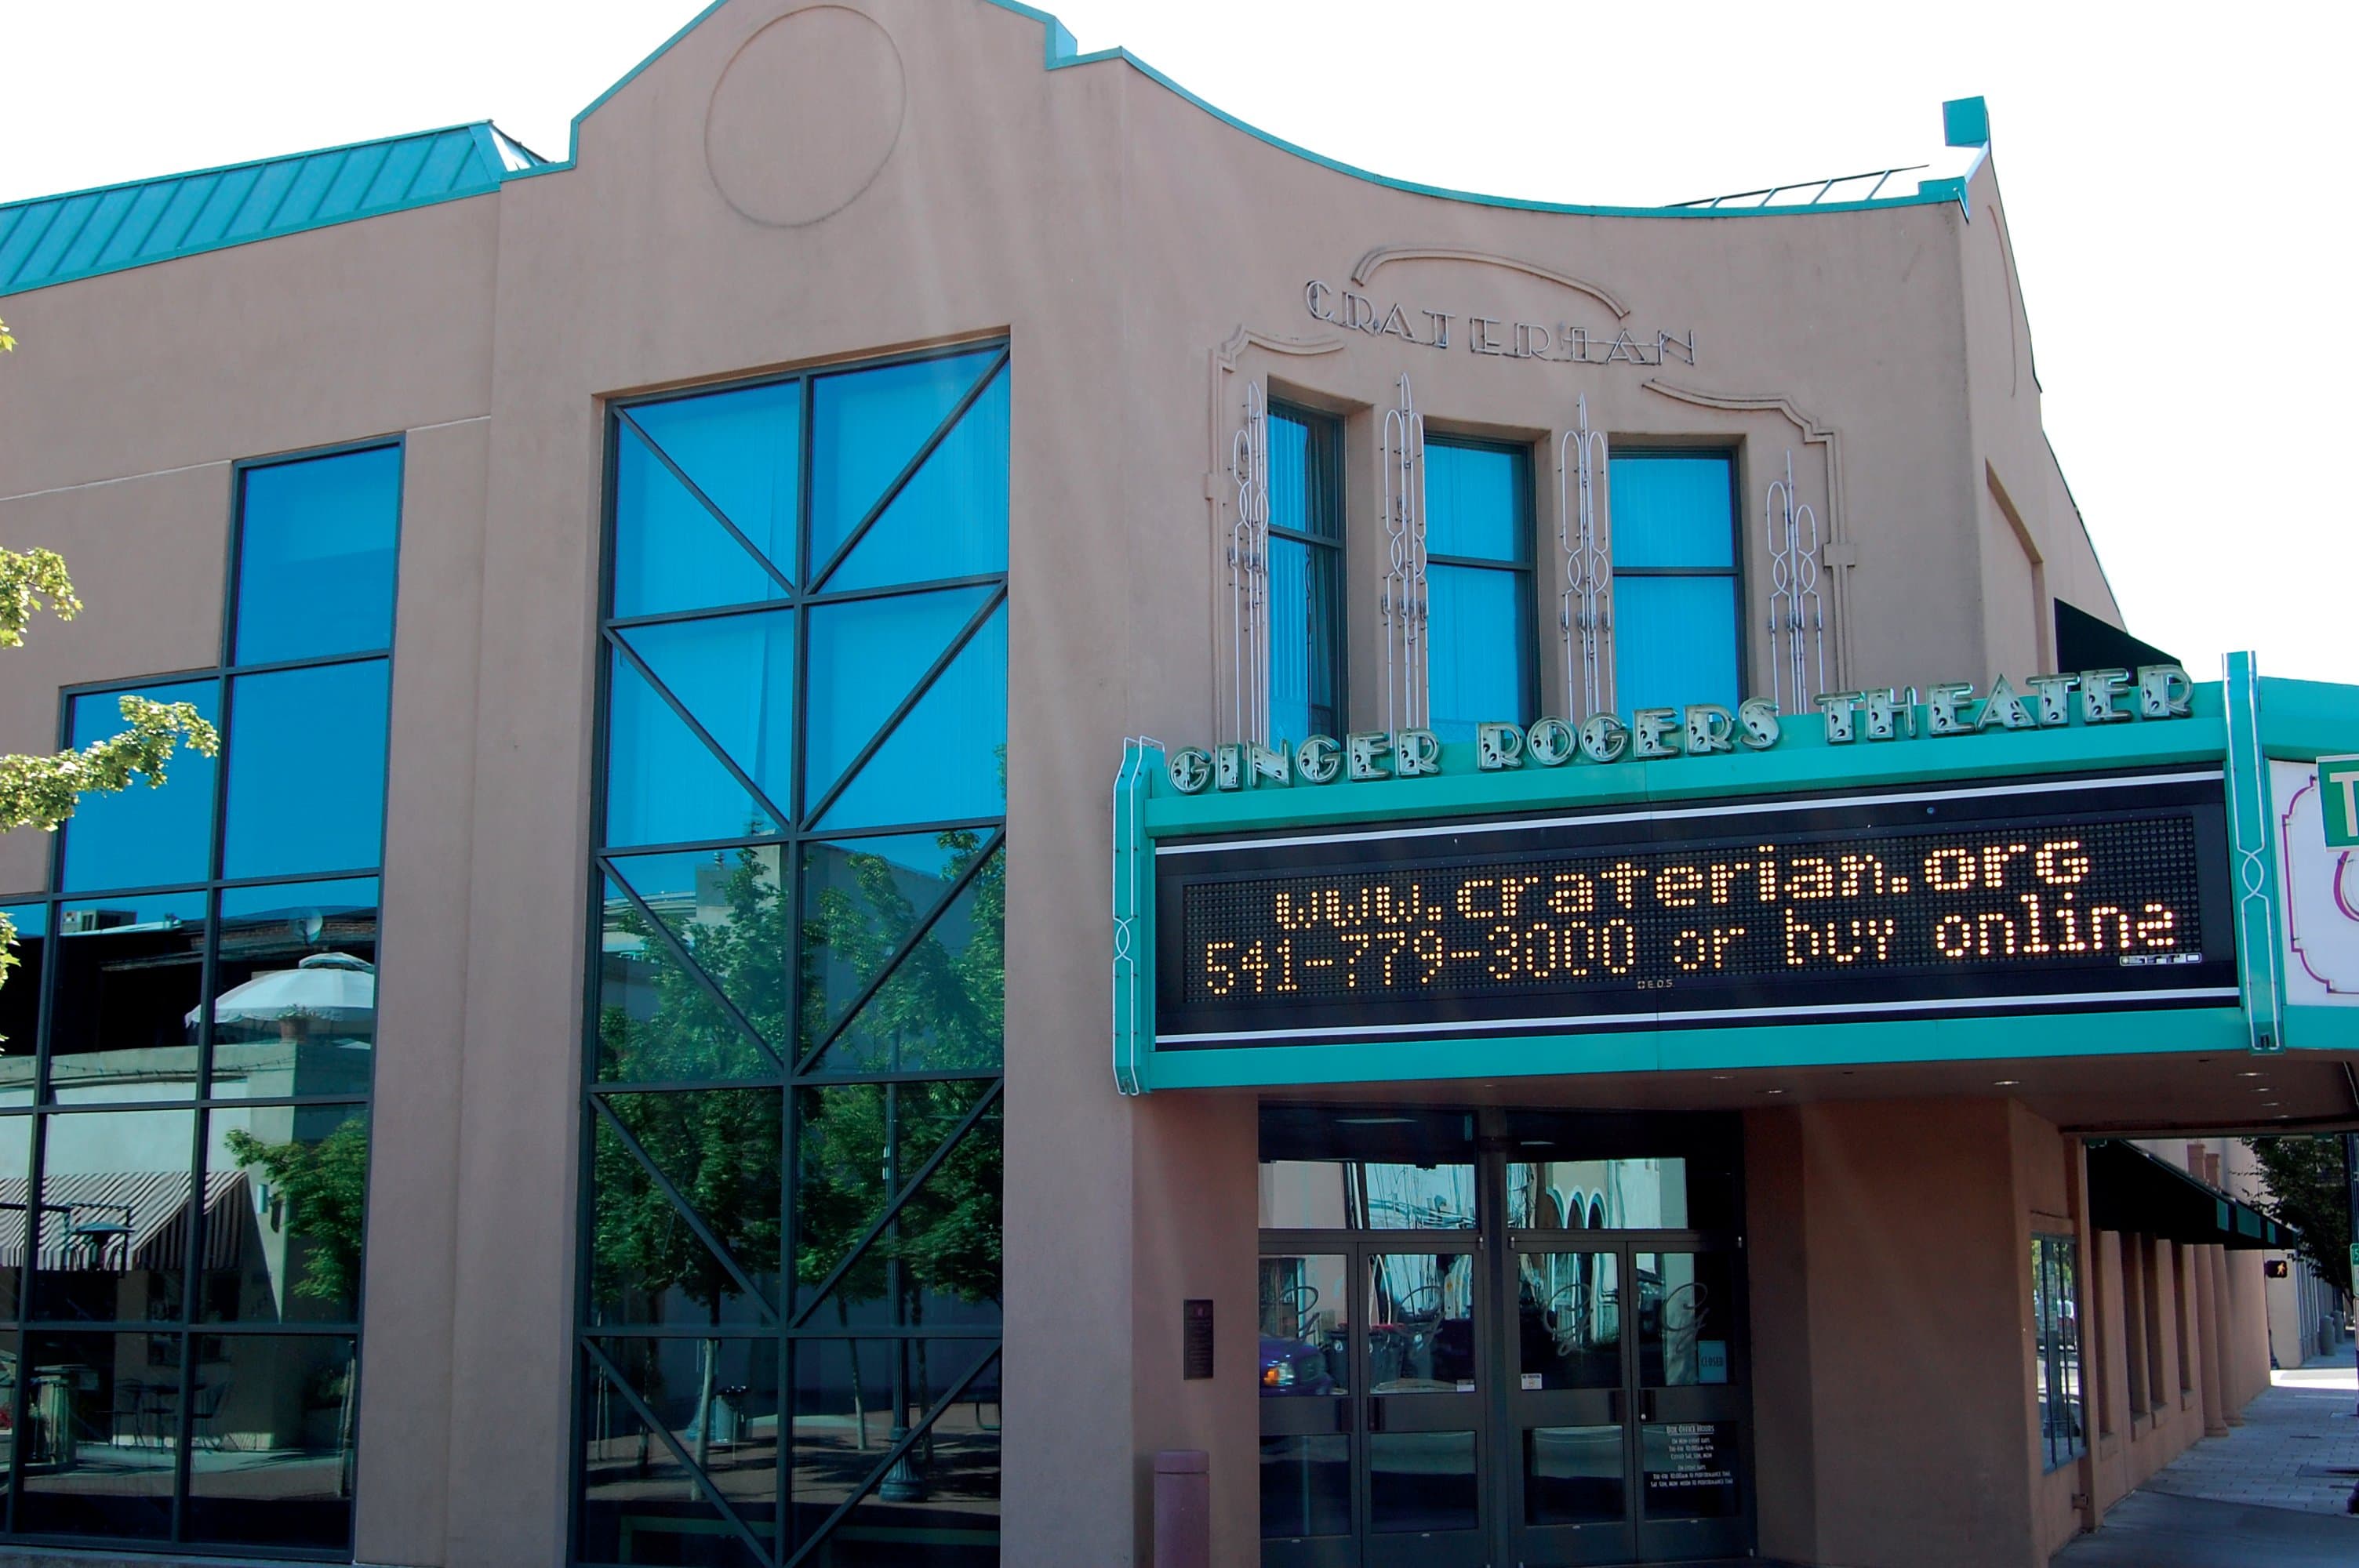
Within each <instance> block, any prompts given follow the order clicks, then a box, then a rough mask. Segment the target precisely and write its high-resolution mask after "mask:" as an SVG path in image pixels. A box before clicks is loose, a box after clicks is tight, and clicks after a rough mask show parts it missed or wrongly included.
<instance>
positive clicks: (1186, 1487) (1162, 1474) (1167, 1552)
mask: <svg viewBox="0 0 2359 1568" xmlns="http://www.w3.org/2000/svg"><path fill="white" fill-rule="evenodd" d="M1155 1568H1212V1458H1211V1456H1210V1455H1209V1454H1205V1453H1204V1451H1203V1450H1202V1449H1201V1448H1167V1449H1165V1450H1164V1451H1163V1452H1162V1453H1160V1454H1157V1455H1156V1456H1155Z"/></svg>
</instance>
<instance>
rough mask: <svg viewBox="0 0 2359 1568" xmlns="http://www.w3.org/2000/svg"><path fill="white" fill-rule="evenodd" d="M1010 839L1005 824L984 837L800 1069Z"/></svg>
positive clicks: (803, 1068)
mask: <svg viewBox="0 0 2359 1568" xmlns="http://www.w3.org/2000/svg"><path fill="white" fill-rule="evenodd" d="M1006 841H1007V829H1006V828H1005V827H1001V828H997V829H995V830H994V831H993V833H992V835H991V837H990V838H986V839H984V842H983V846H982V848H981V849H979V850H978V851H977V852H976V854H975V857H974V860H973V862H972V863H971V864H969V865H968V867H967V869H966V870H964V871H961V872H960V873H959V874H958V875H957V876H956V877H953V878H952V879H951V882H950V885H949V887H947V888H946V889H944V890H943V892H942V895H941V897H940V898H939V899H936V900H935V901H934V903H933V904H932V906H931V907H930V908H929V909H928V910H927V911H926V913H925V915H924V917H923V918H922V919H920V920H919V921H917V922H916V923H914V924H913V925H911V926H910V927H909V931H908V935H906V936H904V937H903V938H902V939H901V941H900V943H899V944H898V945H897V946H896V948H895V949H894V952H893V955H892V957H890V958H889V959H887V960H886V963H885V966H884V967H883V968H880V969H878V970H877V971H876V972H875V974H874V975H871V976H870V977H869V978H868V983H867V984H865V985H864V986H862V987H861V988H860V990H859V992H858V994H856V995H855V996H853V999H852V1005H851V1006H849V1007H847V1008H845V1009H844V1010H843V1013H842V1014H841V1015H839V1016H838V1017H837V1019H836V1021H835V1022H833V1023H832V1024H830V1025H828V1028H827V1033H825V1034H824V1035H823V1036H821V1040H820V1042H819V1044H816V1045H814V1046H812V1047H811V1048H810V1051H809V1052H808V1053H806V1054H804V1055H803V1057H802V1059H801V1060H800V1061H799V1062H798V1063H797V1064H796V1065H795V1071H796V1072H798V1073H808V1072H810V1069H811V1064H812V1063H813V1062H816V1061H818V1060H819V1058H820V1056H821V1053H823V1052H825V1051H826V1050H827V1048H828V1047H829V1046H831V1045H832V1044H835V1042H836V1039H837V1037H838V1036H839V1035H841V1034H842V1033H843V1032H844V1030H845V1029H846V1028H848V1027H850V1025H851V1023H852V1021H853V1019H855V1018H857V1017H859V1016H860V1010H861V1009H862V1008H864V1007H866V1006H867V1005H868V1003H869V1002H870V1000H873V999H874V998H875V995H876V993H877V992H878V991H879V990H881V989H884V986H885V982H886V980H888V979H892V978H893V974H894V971H896V970H897V969H898V968H900V967H901V966H902V964H903V963H905V962H906V961H907V960H908V957H909V955H910V954H912V953H914V952H916V951H917V950H918V944H919V943H920V942H922V941H924V940H925V939H926V934H927V933H928V932H929V931H931V930H932V929H933V928H934V926H935V924H936V923H937V922H939V921H940V919H941V917H942V916H943V915H944V914H948V913H949V911H950V907H951V904H952V903H956V902H957V901H958V896H959V894H961V893H962V892H965V891H966V890H967V888H968V887H969V886H970V885H972V884H973V881H974V879H975V878H976V877H978V876H981V875H982V874H983V869H984V867H985V866H987V865H989V864H990V863H991V859H992V857H993V856H995V855H996V854H997V853H998V852H999V849H1000V846H1001V845H1003V844H1005V843H1006Z"/></svg>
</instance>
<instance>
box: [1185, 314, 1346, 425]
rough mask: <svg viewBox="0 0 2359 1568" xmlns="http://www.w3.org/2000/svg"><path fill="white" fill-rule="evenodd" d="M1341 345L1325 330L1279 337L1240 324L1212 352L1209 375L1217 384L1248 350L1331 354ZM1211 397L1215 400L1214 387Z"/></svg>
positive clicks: (1340, 340)
mask: <svg viewBox="0 0 2359 1568" xmlns="http://www.w3.org/2000/svg"><path fill="white" fill-rule="evenodd" d="M1341 348H1343V339H1341V338H1338V337H1333V336H1332V335H1330V334H1328V333H1325V332H1321V334H1319V336H1317V337H1315V338H1281V337H1279V336H1278V335H1277V333H1275V332H1265V331H1262V330H1259V329H1258V328H1255V327H1245V326H1240V327H1239V328H1238V329H1237V330H1235V331H1234V332H1232V333H1230V334H1229V339H1228V341H1226V342H1224V343H1223V344H1222V345H1221V346H1220V347H1219V348H1217V349H1215V350H1213V351H1212V377H1213V380H1214V382H1215V383H1216V384H1217V383H1218V381H1219V379H1220V376H1221V374H1222V373H1223V372H1225V371H1233V370H1234V369H1236V368H1237V362H1238V361H1240V360H1242V359H1243V358H1245V351H1246V350H1247V349H1267V350H1268V351H1270V352H1271V353H1274V354H1332V353H1334V352H1335V351H1338V350H1340V349H1341ZM1213 396H1214V399H1215V401H1217V400H1218V398H1219V393H1218V392H1217V390H1216V391H1215V392H1214V394H1213ZM1217 440H1218V438H1217V437H1215V441H1216V442H1217Z"/></svg>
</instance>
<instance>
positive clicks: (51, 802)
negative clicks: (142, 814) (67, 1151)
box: [0, 322, 221, 985]
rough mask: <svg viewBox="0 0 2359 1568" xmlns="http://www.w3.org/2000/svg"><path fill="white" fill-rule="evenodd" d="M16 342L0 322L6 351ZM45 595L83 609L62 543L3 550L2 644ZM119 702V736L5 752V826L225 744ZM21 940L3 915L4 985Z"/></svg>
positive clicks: (159, 780) (0, 953)
mask: <svg viewBox="0 0 2359 1568" xmlns="http://www.w3.org/2000/svg"><path fill="white" fill-rule="evenodd" d="M15 347H16V340H15V339H14V338H11V337H9V336H8V334H7V330H6V323H5V322H0V351H6V350H9V349H13V348H15ZM45 602H46V603H47V605H48V607H49V611H50V612H51V613H53V614H54V615H56V616H57V618H58V619H59V620H60V621H71V620H72V619H73V618H74V617H75V616H76V615H78V614H80V613H81V612H82V600H80V599H79V598H77V597H76V596H75V594H74V586H73V579H71V578H70V577H68V576H67V575H66V563H65V560H64V558H63V557H60V556H59V554H58V553H57V552H56V551H55V550H25V551H17V550H0V648H19V647H22V646H24V643H25V628H26V627H27V625H28V624H30V622H32V619H33V617H34V616H35V615H36V614H38V612H39V611H40V609H41V607H42V605H43V604H44V603H45ZM120 706H121V708H122V710H123V722H124V724H125V726H126V728H125V730H123V732H122V733H121V734H119V735H113V736H109V737H108V738H107V739H105V740H103V741H92V742H91V743H90V744H89V745H87V746H85V747H83V748H82V750H81V751H79V752H72V751H67V752H59V753H58V754H57V755H55V756H53V757H50V756H40V757H34V756H0V833H8V832H13V831H15V830H16V829H17V828H19V827H38V828H39V829H40V830H41V831H43V832H45V833H53V832H55V831H56V830H57V827H58V825H59V824H60V823H61V822H63V821H65V820H66V819H67V818H68V817H70V816H72V815H73V814H74V805H75V803H76V802H77V801H79V800H80V799H81V798H82V796H83V795H93V794H96V795H113V794H117V793H120V792H121V791H123V790H126V789H129V788H130V787H131V782H132V780H134V779H135V778H143V777H144V778H145V779H147V783H148V785H149V786H150V787H151V788H158V789H160V788H162V787H163V784H164V783H165V764H166V763H168V762H169V761H170V760H171V756H172V752H173V749H174V748H175V747H176V746H178V745H180V744H182V743H185V744H186V745H187V746H188V747H189V749H190V750H191V751H193V752H199V753H201V755H204V756H208V757H210V756H212V755H213V754H214V753H215V752H218V751H219V750H220V749H221V737H220V736H219V735H218V734H216V733H215V732H214V730H213V727H212V725H210V724H208V723H206V722H205V721H204V719H201V717H199V716H198V713H197V710H196V708H195V706H194V705H193V704H191V703H186V702H150V701H149V700H148V699H147V698H146V697H124V698H123V699H122V701H121V704H120ZM15 944H16V925H15V924H14V923H13V922H12V921H10V920H9V918H8V917H7V916H6V915H5V914H0V985H5V984H6V983H7V979H8V971H9V970H10V969H13V968H16V954H15V953H14V952H12V951H11V950H10V949H11V948H12V947H13V946H15Z"/></svg>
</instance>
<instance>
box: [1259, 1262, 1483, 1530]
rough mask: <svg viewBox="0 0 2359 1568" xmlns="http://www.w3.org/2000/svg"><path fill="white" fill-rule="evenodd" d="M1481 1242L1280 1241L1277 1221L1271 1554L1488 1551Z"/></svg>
mask: <svg viewBox="0 0 2359 1568" xmlns="http://www.w3.org/2000/svg"><path fill="white" fill-rule="evenodd" d="M1283 1245H1284V1243H1283V1240H1282V1239H1281V1238H1273V1237H1270V1236H1269V1235H1267V1234H1266V1233H1265V1236H1264V1239H1263V1247H1264V1251H1263V1254H1262V1258H1261V1311H1260V1329H1261V1357H1260V1360H1261V1514H1262V1561H1263V1563H1265V1564H1266V1568H1450V1565H1451V1564H1456V1563H1488V1562H1489V1561H1490V1555H1489V1553H1488V1552H1487V1551H1485V1550H1484V1548H1485V1546H1486V1544H1487V1541H1488V1531H1487V1529H1486V1527H1487V1524H1488V1520H1487V1519H1485V1517H1484V1514H1485V1510H1484V1506H1483V1492H1484V1485H1483V1479H1482V1478H1483V1475H1484V1469H1483V1465H1482V1462H1481V1461H1482V1449H1483V1448H1484V1428H1485V1427H1486V1425H1487V1424H1488V1413H1487V1405H1486V1401H1485V1400H1484V1397H1483V1396H1484V1385H1485V1382H1486V1379H1484V1377H1483V1376H1482V1374H1481V1371H1480V1362H1481V1356H1482V1352H1483V1351H1484V1349H1486V1348H1487V1346H1479V1345H1478V1343H1477V1341H1478V1338H1480V1337H1481V1335H1480V1330H1479V1325H1480V1323H1481V1314H1479V1312H1478V1310H1477V1306H1478V1299H1479V1297H1480V1295H1481V1293H1482V1288H1481V1284H1480V1281H1479V1280H1478V1278H1477V1271H1476V1268H1475V1264H1476V1261H1477V1252H1476V1249H1475V1248H1474V1246H1473V1238H1472V1237H1467V1238H1463V1239H1462V1240H1458V1241H1455V1242H1452V1243H1441V1242H1439V1241H1435V1240H1430V1239H1429V1238H1409V1237H1401V1238H1393V1239H1392V1240H1389V1241H1385V1242H1376V1241H1365V1240H1363V1241H1353V1240H1351V1239H1349V1238H1320V1239H1318V1240H1316V1241H1314V1242H1313V1243H1312V1244H1311V1246H1310V1247H1309V1248H1306V1249H1300V1250H1296V1249H1286V1250H1273V1248H1274V1247H1277V1246H1283ZM1412 1247H1414V1248H1416V1250H1411V1248H1412Z"/></svg>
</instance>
